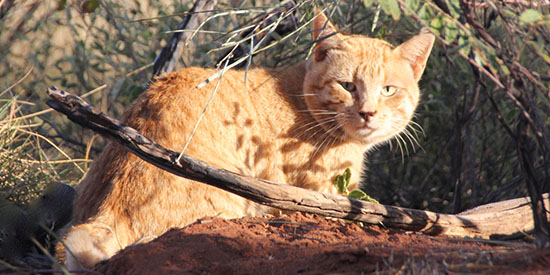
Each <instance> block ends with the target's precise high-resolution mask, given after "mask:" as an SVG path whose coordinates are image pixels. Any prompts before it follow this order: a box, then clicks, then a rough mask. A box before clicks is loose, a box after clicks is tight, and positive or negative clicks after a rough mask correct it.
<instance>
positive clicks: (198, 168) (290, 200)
mask: <svg viewBox="0 0 550 275" xmlns="http://www.w3.org/2000/svg"><path fill="white" fill-rule="evenodd" d="M47 93H48V95H49V96H50V98H51V100H48V102H47V104H48V105H49V106H50V107H52V108H54V109H55V110H57V111H59V112H61V113H63V114H65V115H66V116H67V117H68V118H69V119H70V120H72V121H74V122H76V123H78V124H80V125H82V126H84V127H87V128H90V129H92V130H94V131H96V132H98V133H100V134H102V135H104V136H107V137H109V138H112V139H114V140H115V141H117V142H118V143H120V144H121V145H123V146H125V147H126V148H127V149H128V150H130V151H131V152H132V153H134V154H136V155H137V156H139V157H141V158H142V159H144V160H145V161H147V162H150V163H151V164H153V165H155V166H157V167H159V168H161V169H164V170H166V171H169V172H171V173H174V174H176V175H178V176H181V177H185V178H188V179H192V180H195V181H200V182H203V183H206V184H209V185H212V186H215V187H218V188H221V189H223V190H226V191H228V192H231V193H234V194H237V195H239V196H242V197H244V198H247V199H249V200H252V201H255V202H258V203H260V204H263V205H267V206H271V207H275V208H278V209H283V210H290V211H301V212H307V213H313V214H319V215H324V216H330V217H336V218H342V219H347V220H353V221H361V222H364V223H370V224H383V225H384V226H386V227H391V228H400V229H405V230H411V231H418V232H424V233H427V234H431V235H447V236H461V237H484V238H489V237H492V238H495V237H517V236H522V235H524V234H525V232H528V231H531V230H532V229H533V218H532V217H533V216H532V215H531V208H530V206H529V199H528V198H519V199H514V200H508V201H505V202H498V203H493V204H488V205H484V206H480V207H477V208H474V209H472V210H469V211H467V212H463V213H461V214H459V215H448V214H439V213H434V212H430V211H422V210H415V209H407V208H401V207H396V206H388V205H382V204H375V203H370V202H365V201H359V200H354V199H349V198H346V197H343V196H336V195H330V194H324V193H319V192H316V191H312V190H307V189H302V188H298V187H295V186H291V185H286V184H280V183H274V182H268V181H264V180H259V179H256V178H252V177H248V176H243V175H239V174H236V173H233V172H230V171H227V170H224V169H219V168H216V167H213V166H210V165H208V164H206V163H205V162H203V161H200V160H197V159H194V158H191V157H188V156H185V155H184V156H183V157H182V158H181V160H180V162H176V159H177V158H178V153H177V152H174V151H171V150H169V149H166V148H164V147H162V146H160V145H159V144H157V143H155V142H153V141H152V140H150V139H148V138H147V137H144V136H142V135H140V134H139V133H138V132H137V131H136V130H135V129H133V128H130V127H128V126H126V125H124V124H122V123H121V122H119V121H118V120H116V119H113V118H110V117H109V116H107V115H105V114H104V113H103V112H101V111H100V110H98V109H96V108H94V107H93V106H91V105H89V104H88V103H86V102H85V101H84V100H82V99H81V98H79V97H77V96H74V95H71V94H69V93H67V92H65V91H63V90H59V89H57V88H56V87H53V86H52V87H51V88H49V89H48V91H47ZM544 201H545V203H548V194H545V196H544Z"/></svg>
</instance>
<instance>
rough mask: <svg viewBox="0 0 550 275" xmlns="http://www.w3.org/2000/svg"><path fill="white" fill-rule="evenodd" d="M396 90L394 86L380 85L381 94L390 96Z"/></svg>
mask: <svg viewBox="0 0 550 275" xmlns="http://www.w3.org/2000/svg"><path fill="white" fill-rule="evenodd" d="M396 92H397V88H396V87H394V86H384V87H382V90H381V93H382V95H383V96H392V95H394V94H395V93H396Z"/></svg>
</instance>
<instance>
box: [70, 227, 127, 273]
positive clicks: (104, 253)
mask: <svg viewBox="0 0 550 275" xmlns="http://www.w3.org/2000/svg"><path fill="white" fill-rule="evenodd" d="M116 229H118V230H120V229H121V228H120V227H118V228H116ZM117 237H118V236H117V232H116V231H115V228H113V227H111V226H109V225H107V224H104V223H100V222H91V223H87V224H80V225H77V226H74V227H73V228H72V229H71V231H70V232H69V234H68V235H67V237H66V238H65V244H66V245H67V247H66V249H65V250H66V252H65V265H66V267H67V269H68V270H69V271H71V272H72V271H77V270H82V269H87V268H92V267H93V266H94V265H95V264H97V263H99V262H101V261H103V260H106V259H109V258H110V257H111V256H113V255H114V254H115V253H116V252H118V251H119V250H121V249H122V248H123V247H124V246H125V245H123V244H121V243H120V240H119V238H117Z"/></svg>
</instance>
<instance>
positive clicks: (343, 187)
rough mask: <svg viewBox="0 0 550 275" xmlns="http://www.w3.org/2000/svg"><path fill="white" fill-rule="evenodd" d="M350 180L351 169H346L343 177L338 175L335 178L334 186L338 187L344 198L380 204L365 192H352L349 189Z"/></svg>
mask: <svg viewBox="0 0 550 275" xmlns="http://www.w3.org/2000/svg"><path fill="white" fill-rule="evenodd" d="M350 179H351V170H350V169H349V168H346V170H345V171H344V173H342V174H341V175H336V177H335V178H334V184H335V185H336V188H337V189H338V192H340V193H342V194H344V196H346V197H348V198H352V199H356V200H363V201H368V202H373V203H378V204H379V202H378V201H377V200H376V199H374V198H372V197H371V196H369V195H367V194H366V193H365V192H363V191H361V190H353V191H351V192H350V191H349V189H348V188H349V183H350Z"/></svg>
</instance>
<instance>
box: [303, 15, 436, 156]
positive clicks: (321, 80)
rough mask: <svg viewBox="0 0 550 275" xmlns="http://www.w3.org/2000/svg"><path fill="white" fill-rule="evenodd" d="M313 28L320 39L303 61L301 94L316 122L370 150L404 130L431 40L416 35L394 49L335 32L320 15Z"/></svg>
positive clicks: (432, 37)
mask: <svg viewBox="0 0 550 275" xmlns="http://www.w3.org/2000/svg"><path fill="white" fill-rule="evenodd" d="M313 29H314V30H313V33H314V38H315V39H317V40H319V41H318V42H317V44H316V45H315V47H314V49H313V54H312V56H311V58H310V60H309V61H308V63H307V72H306V78H305V81H304V95H305V100H306V104H307V106H308V109H309V110H310V113H311V114H312V115H313V117H314V118H315V119H316V120H317V122H318V123H319V124H320V125H321V126H322V127H323V128H324V129H325V131H326V132H327V133H328V134H330V135H332V136H333V137H335V138H340V139H342V140H355V141H357V142H360V143H362V144H365V145H370V146H372V145H375V144H378V143H380V142H383V141H386V140H388V139H390V138H391V137H393V136H395V135H397V134H399V133H400V132H401V131H403V130H404V129H405V127H406V126H407V124H408V123H409V122H410V120H411V118H412V117H413V114H414V110H415V108H416V106H417V105H418V101H419V97H420V92H419V89H418V81H419V80H420V77H421V76H422V73H423V72H424V67H425V66H426V61H427V59H428V56H429V54H430V51H431V49H432V45H433V42H434V36H433V35H432V34H430V33H428V32H421V33H420V34H418V35H416V36H414V37H412V38H411V39H410V40H408V41H406V42H405V43H403V44H401V45H399V46H397V47H394V46H392V45H390V44H389V43H387V42H385V41H383V40H379V39H375V38H369V37H366V36H362V35H347V34H341V33H337V29H336V28H335V27H334V26H333V25H332V24H331V23H330V22H329V21H328V19H327V17H326V16H325V15H324V14H322V13H318V14H317V17H316V18H315V19H314V21H313Z"/></svg>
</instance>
